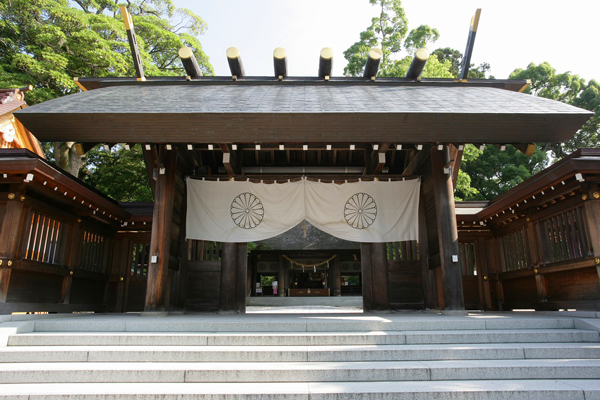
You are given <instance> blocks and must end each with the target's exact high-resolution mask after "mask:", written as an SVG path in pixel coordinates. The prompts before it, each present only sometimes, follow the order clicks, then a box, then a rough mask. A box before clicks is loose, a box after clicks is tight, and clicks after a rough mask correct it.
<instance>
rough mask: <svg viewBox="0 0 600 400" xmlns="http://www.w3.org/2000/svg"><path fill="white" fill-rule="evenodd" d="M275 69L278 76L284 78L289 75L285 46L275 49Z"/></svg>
mask: <svg viewBox="0 0 600 400" xmlns="http://www.w3.org/2000/svg"><path fill="white" fill-rule="evenodd" d="M273 70H274V72H275V77H276V78H279V79H283V78H285V77H286V76H287V62H286V51H285V49H284V48H283V47H277V48H276V49H275V50H273Z"/></svg>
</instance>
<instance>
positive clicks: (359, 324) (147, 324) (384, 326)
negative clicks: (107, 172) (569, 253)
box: [31, 314, 575, 333]
mask: <svg viewBox="0 0 600 400" xmlns="http://www.w3.org/2000/svg"><path fill="white" fill-rule="evenodd" d="M31 324H33V327H32V329H31V331H33V332H157V333H158V332H171V333H172V332H187V333H197V332H205V333H213V332H239V333H246V332H273V331H277V332H372V331H386V332H388V331H401V332H403V331H448V330H520V329H573V328H575V325H574V322H573V319H571V318H550V317H543V318H533V317H511V318H477V317H464V316H443V315H442V316H440V315H428V314H423V315H421V314H417V315H411V316H410V317H404V316H402V315H397V314H390V317H389V318H386V317H385V316H381V315H373V316H369V315H363V314H360V315H358V314H356V315H354V314H349V315H348V316H345V317H344V316H340V315H339V314H338V315H330V316H328V315H314V316H286V315H277V316H269V315H260V314H259V315H244V316H219V315H217V316H204V315H203V316H202V317H201V318H198V317H195V316H193V315H183V316H176V315H174V316H167V317H156V318H152V317H140V316H130V315H125V316H102V315H99V316H94V317H85V316H83V317H77V318H49V319H37V320H35V321H34V322H31Z"/></svg>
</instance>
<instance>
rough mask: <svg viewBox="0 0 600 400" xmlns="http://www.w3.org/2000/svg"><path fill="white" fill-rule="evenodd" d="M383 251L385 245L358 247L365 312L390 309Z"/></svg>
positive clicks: (369, 244) (365, 244) (370, 244)
mask: <svg viewBox="0 0 600 400" xmlns="http://www.w3.org/2000/svg"><path fill="white" fill-rule="evenodd" d="M385 250H386V247H385V243H361V245H360V251H361V264H362V266H363V270H362V279H363V309H364V310H365V311H371V310H388V309H389V308H390V299H389V288H388V270H387V257H386V251H385Z"/></svg>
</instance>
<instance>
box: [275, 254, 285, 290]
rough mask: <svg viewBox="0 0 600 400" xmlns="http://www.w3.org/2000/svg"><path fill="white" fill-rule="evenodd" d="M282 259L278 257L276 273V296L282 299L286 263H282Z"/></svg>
mask: <svg viewBox="0 0 600 400" xmlns="http://www.w3.org/2000/svg"><path fill="white" fill-rule="evenodd" d="M283 260H284V258H283V257H279V264H278V265H279V269H278V272H277V284H278V285H277V296H278V297H283V296H284V295H285V270H286V263H285V262H284V261H283Z"/></svg>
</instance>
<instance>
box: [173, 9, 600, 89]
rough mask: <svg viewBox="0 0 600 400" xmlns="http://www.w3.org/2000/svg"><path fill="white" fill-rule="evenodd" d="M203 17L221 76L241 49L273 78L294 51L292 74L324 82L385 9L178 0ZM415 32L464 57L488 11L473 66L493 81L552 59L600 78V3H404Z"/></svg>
mask: <svg viewBox="0 0 600 400" xmlns="http://www.w3.org/2000/svg"><path fill="white" fill-rule="evenodd" d="M174 2H175V4H176V5H177V6H178V7H186V8H189V9H191V10H192V11H193V12H195V13H196V14H198V15H200V16H201V17H202V18H203V19H204V20H205V21H206V22H207V24H208V31H207V32H206V34H205V35H204V36H201V37H200V40H201V42H202V44H203V46H204V51H205V52H206V53H207V54H208V56H209V57H210V62H211V63H212V65H213V67H214V68H215V73H216V75H229V74H230V72H229V67H228V64H227V59H226V56H225V51H226V50H227V48H228V47H231V46H234V47H237V48H239V49H240V53H241V57H242V61H243V63H244V68H245V70H246V75H249V76H267V75H268V76H270V75H272V74H273V50H274V49H275V48H276V47H284V48H285V49H286V50H287V57H288V74H289V75H290V76H316V75H317V70H318V61H319V52H320V50H321V48H323V47H331V48H332V49H333V50H334V67H333V68H334V69H333V75H334V76H342V75H343V68H344V66H345V65H346V60H345V59H344V57H343V52H344V51H345V50H346V49H347V48H348V47H350V46H351V45H352V44H353V43H354V42H356V41H357V40H358V39H359V34H360V32H361V31H363V30H365V29H366V28H367V27H368V26H369V25H370V20H371V18H372V17H374V16H375V15H376V14H377V8H376V7H375V6H371V5H370V4H369V1H368V0H227V1H223V0H221V1H215V0H174ZM402 4H403V6H404V9H405V11H406V16H407V18H408V22H409V29H413V28H416V27H418V26H419V25H422V24H427V25H429V26H431V27H433V28H437V29H438V30H439V31H440V34H441V37H440V40H438V41H437V42H436V43H434V44H433V45H431V46H430V49H429V50H434V49H436V48H438V47H452V48H455V49H457V50H459V51H460V52H461V53H462V52H464V50H465V46H466V42H467V36H468V30H469V24H470V21H471V16H472V15H473V14H474V13H475V10H476V9H477V8H481V9H482V12H481V20H480V23H479V30H478V32H477V37H476V40H475V48H474V52H473V57H472V60H471V61H472V62H473V63H475V65H479V63H481V62H488V63H490V65H491V66H492V75H494V76H495V77H496V78H498V79H503V78H508V75H509V74H510V73H511V72H512V71H513V70H514V69H515V68H526V67H527V65H528V64H529V63H530V62H535V63H536V64H538V63H541V62H543V61H548V62H549V63H550V64H551V65H552V66H553V67H554V68H555V69H556V70H557V71H558V72H565V71H571V72H573V73H576V74H578V75H580V76H581V77H583V78H585V79H586V80H590V79H596V80H600V68H599V66H600V52H599V51H598V43H597V42H598V39H599V38H600V0H569V1H561V2H558V1H556V0H502V1H498V0H496V1H490V0H487V1H486V0H478V1H475V0H455V1H450V0H404V1H403V2H402Z"/></svg>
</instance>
